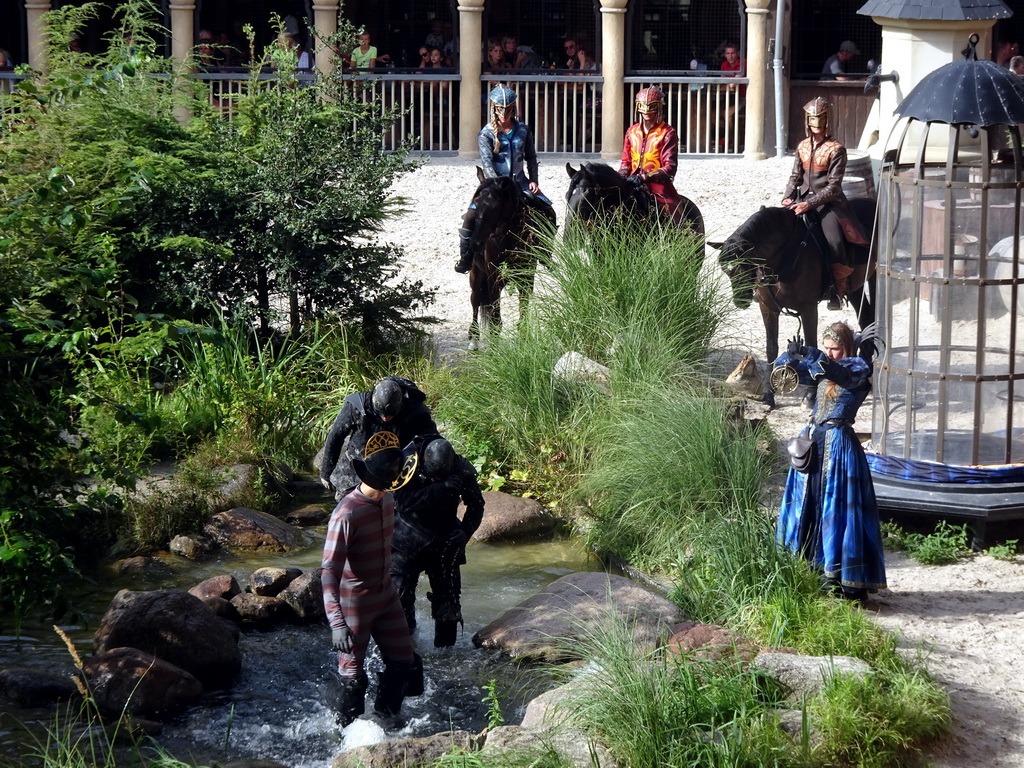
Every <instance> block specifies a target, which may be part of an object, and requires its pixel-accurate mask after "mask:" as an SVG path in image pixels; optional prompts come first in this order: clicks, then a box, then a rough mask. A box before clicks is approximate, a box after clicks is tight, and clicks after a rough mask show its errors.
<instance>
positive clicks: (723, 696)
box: [562, 618, 801, 768]
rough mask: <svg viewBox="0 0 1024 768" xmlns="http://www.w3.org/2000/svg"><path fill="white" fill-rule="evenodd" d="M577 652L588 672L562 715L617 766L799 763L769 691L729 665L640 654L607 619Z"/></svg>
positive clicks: (616, 622)
mask: <svg viewBox="0 0 1024 768" xmlns="http://www.w3.org/2000/svg"><path fill="white" fill-rule="evenodd" d="M581 649H582V652H583V654H584V655H585V656H586V657H587V658H588V659H589V661H590V665H589V666H588V670H589V671H588V673H587V674H583V675H581V676H580V679H579V681H578V682H577V683H574V685H573V687H572V690H573V691H574V693H573V694H572V696H571V698H570V700H569V701H567V702H566V703H565V704H564V705H563V710H562V711H563V713H565V714H568V715H569V716H570V718H571V720H572V721H573V722H574V723H575V724H576V725H579V726H582V727H584V728H585V729H588V730H590V731H592V732H594V733H596V734H597V735H598V740H599V741H600V742H601V743H603V744H606V745H608V746H609V747H610V748H611V749H612V751H613V752H614V754H615V757H616V759H617V760H618V761H619V762H620V764H622V765H630V766H659V768H661V767H663V766H679V767H682V766H770V765H779V766H787V765H799V764H801V762H800V760H799V758H798V756H797V752H796V748H795V747H794V745H793V744H792V742H790V740H789V738H788V737H786V736H785V735H784V734H783V733H782V731H781V730H780V729H778V728H777V727H776V726H775V725H774V718H773V716H772V715H771V714H769V708H770V707H772V706H774V705H776V704H777V702H776V701H775V700H774V698H773V696H772V694H771V691H772V689H771V688H770V687H768V686H764V685H763V684H762V681H761V679H760V678H759V677H758V675H757V674H755V673H752V672H749V671H746V670H744V669H743V668H742V666H741V665H738V664H737V663H736V662H735V661H734V660H720V661H708V660H701V659H696V658H692V657H689V658H679V657H675V656H667V657H666V656H661V655H648V656H644V655H641V654H638V653H637V652H636V648H635V646H634V638H633V632H632V630H631V628H630V627H629V626H628V625H627V624H626V623H625V622H624V621H622V620H621V619H612V618H609V619H608V620H607V621H605V622H603V623H601V624H600V626H599V627H598V628H596V629H592V630H590V631H588V632H585V633H584V635H583V640H582V641H581V644H578V645H577V646H576V647H575V652H576V653H580V651H581Z"/></svg>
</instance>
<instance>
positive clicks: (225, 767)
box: [217, 759, 288, 768]
mask: <svg viewBox="0 0 1024 768" xmlns="http://www.w3.org/2000/svg"><path fill="white" fill-rule="evenodd" d="M217 765H219V766H220V768H288V766H287V765H284V764H283V763H279V762H277V761H276V760H257V759H254V760H224V761H218V762H217Z"/></svg>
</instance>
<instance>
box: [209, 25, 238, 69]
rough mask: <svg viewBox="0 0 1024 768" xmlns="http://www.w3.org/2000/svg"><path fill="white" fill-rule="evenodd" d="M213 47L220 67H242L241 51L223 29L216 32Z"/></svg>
mask: <svg viewBox="0 0 1024 768" xmlns="http://www.w3.org/2000/svg"><path fill="white" fill-rule="evenodd" d="M214 45H215V46H216V50H217V55H218V57H219V58H220V61H221V65H222V66H225V67H240V66H241V65H242V51H241V49H240V48H239V46H238V45H237V44H236V43H235V42H234V41H233V40H232V39H231V36H230V35H229V34H228V33H227V32H225V31H224V30H223V29H221V30H218V31H217V33H216V34H215V35H214Z"/></svg>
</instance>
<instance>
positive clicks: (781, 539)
mask: <svg viewBox="0 0 1024 768" xmlns="http://www.w3.org/2000/svg"><path fill="white" fill-rule="evenodd" d="M854 349H855V346H854V338H853V331H851V330H850V327H849V326H848V325H846V323H833V324H832V325H831V326H829V327H828V328H827V329H825V331H824V332H823V333H822V349H815V348H813V347H805V346H802V345H801V344H800V343H799V342H790V344H789V348H788V349H787V351H786V353H785V354H783V355H782V356H781V357H779V359H778V360H776V361H775V367H779V366H782V365H788V366H789V367H791V368H793V369H795V370H796V372H797V374H798V375H799V377H800V381H801V383H804V384H812V385H815V386H816V387H817V402H816V404H815V407H814V411H813V412H812V413H811V418H810V422H809V423H808V426H807V428H806V429H805V430H804V434H806V435H807V436H809V437H811V438H812V439H813V441H814V443H815V447H814V451H815V454H814V456H813V460H812V462H811V464H810V466H809V467H808V469H807V471H806V472H801V471H798V470H796V469H794V468H790V470H789V477H788V478H787V479H786V490H785V493H784V494H783V497H782V507H781V509H780V510H779V521H778V530H777V532H776V540H777V541H778V543H779V544H782V545H785V546H786V547H788V548H789V549H791V550H793V551H794V552H798V553H799V554H800V555H801V556H802V557H804V558H806V559H807V560H809V561H810V562H811V564H812V565H813V566H814V567H815V568H816V569H817V570H818V571H820V573H821V578H822V585H823V587H824V589H825V590H826V591H829V592H832V593H834V594H841V595H843V596H844V597H847V598H850V599H853V600H862V599H864V598H865V597H866V596H867V593H868V592H877V591H878V590H879V589H883V588H884V587H885V557H884V554H883V552H882V531H881V526H880V524H879V520H878V504H877V502H876V501H875V489H874V486H873V485H872V482H871V470H870V469H869V468H868V463H867V459H866V458H865V456H864V449H863V448H862V447H861V444H860V441H858V440H857V435H856V433H855V432H854V431H853V422H854V421H855V420H856V418H857V409H858V408H860V405H861V403H863V402H864V399H865V398H866V397H867V396H868V393H869V392H870V391H871V379H870V376H871V367H870V365H869V364H868V363H867V362H866V361H865V360H863V359H862V358H860V357H856V356H855V353H854Z"/></svg>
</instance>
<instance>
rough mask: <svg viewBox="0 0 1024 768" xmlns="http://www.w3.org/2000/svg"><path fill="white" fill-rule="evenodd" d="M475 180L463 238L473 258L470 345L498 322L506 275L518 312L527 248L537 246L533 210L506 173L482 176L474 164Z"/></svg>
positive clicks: (526, 284) (526, 288) (528, 287)
mask: <svg viewBox="0 0 1024 768" xmlns="http://www.w3.org/2000/svg"><path fill="white" fill-rule="evenodd" d="M477 178H479V180H480V185H479V186H478V187H477V189H476V192H475V193H474V194H473V204H474V205H476V218H475V219H474V222H473V231H472V234H471V236H470V240H469V249H470V253H471V254H472V256H473V263H472V266H471V267H470V269H469V299H470V303H471V304H472V306H473V322H472V323H471V324H470V326H469V339H470V343H469V347H470V349H476V348H477V347H478V346H479V340H480V338H481V337H482V336H486V334H487V333H488V332H489V331H490V329H491V326H493V327H494V328H498V327H500V326H501V306H500V300H501V292H502V290H503V289H504V288H505V286H506V285H507V284H508V282H509V280H510V279H511V280H513V281H514V282H515V287H516V288H517V289H518V291H519V307H520V312H522V310H523V309H524V308H525V305H526V301H527V299H528V298H529V296H530V293H531V292H532V290H533V272H534V267H535V265H536V260H535V258H534V256H533V255H531V251H532V250H533V249H535V248H536V247H537V245H538V242H539V238H538V235H537V231H536V230H535V229H534V226H533V225H532V224H531V220H534V221H536V220H537V219H539V218H542V217H540V216H539V215H536V216H531V211H532V208H531V206H530V203H529V201H528V200H527V197H526V194H525V193H524V192H523V191H522V190H521V189H520V188H519V185H518V184H517V183H516V182H515V181H514V180H513V179H511V178H509V177H507V176H499V177H497V178H493V179H488V178H485V177H484V174H483V171H482V170H481V169H480V168H477Z"/></svg>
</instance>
